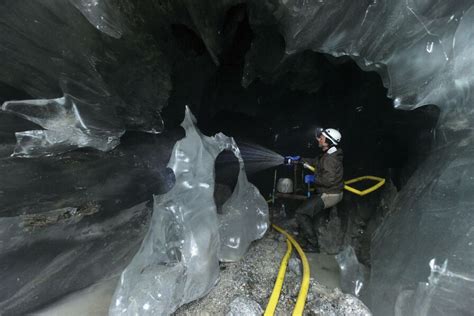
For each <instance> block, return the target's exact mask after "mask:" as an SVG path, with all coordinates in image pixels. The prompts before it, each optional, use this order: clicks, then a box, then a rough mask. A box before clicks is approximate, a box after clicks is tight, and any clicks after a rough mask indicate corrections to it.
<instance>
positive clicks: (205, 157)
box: [109, 108, 269, 315]
mask: <svg viewBox="0 0 474 316" xmlns="http://www.w3.org/2000/svg"><path fill="white" fill-rule="evenodd" d="M195 123H196V119H195V118H194V116H193V115H192V113H191V111H190V110H189V108H186V114H185V118H184V121H183V123H182V127H183V128H184V129H185V132H186V137H185V138H184V139H182V140H180V141H178V142H177V143H176V145H175V147H174V149H173V154H172V156H171V159H170V161H169V163H168V167H169V168H171V169H172V170H173V172H174V174H175V179H176V183H175V185H174V187H173V188H172V189H171V190H170V191H169V192H167V193H166V194H164V195H156V196H155V197H154V207H153V216H152V220H151V225H150V229H149V231H148V233H147V235H146V237H145V239H144V241H143V243H142V246H141V248H140V250H139V251H138V253H137V254H136V255H135V257H134V258H133V260H132V262H131V263H130V264H129V266H128V267H127V268H126V269H125V271H124V272H123V273H122V276H121V278H120V281H119V285H118V287H117V289H116V291H115V294H114V297H113V300H112V303H111V306H110V310H109V314H110V315H136V314H139V315H163V314H171V313H172V312H173V311H175V310H176V309H177V308H178V307H179V306H181V305H183V304H185V303H188V302H190V301H193V300H195V299H198V298H200V297H202V296H204V295H206V294H207V293H208V292H209V291H210V290H211V289H212V287H213V286H214V284H215V283H216V282H217V280H218V276H219V259H221V260H225V261H231V260H237V259H239V258H240V257H241V256H242V255H243V253H244V252H245V251H246V250H247V248H248V246H249V244H250V242H252V241H253V240H254V239H257V238H260V237H262V236H263V234H264V233H265V231H266V229H267V228H268V224H269V223H268V221H269V219H268V207H267V206H266V203H265V200H264V199H263V197H262V196H261V195H260V193H259V192H258V190H257V189H256V188H255V187H254V186H253V185H252V184H250V183H249V182H247V179H246V176H245V173H244V172H243V170H244V166H243V160H242V157H241V156H240V153H239V151H238V148H237V146H236V143H235V142H234V140H233V139H232V138H229V137H227V136H225V135H223V134H217V135H216V136H214V137H207V136H205V135H203V134H201V132H200V131H199V130H198V129H197V128H196V126H195ZM222 150H232V151H233V152H234V154H235V155H236V156H237V157H238V159H239V162H240V175H239V179H238V184H237V187H236V190H235V191H234V193H233V195H232V196H231V198H230V199H229V200H228V201H227V202H226V203H225V204H224V206H223V208H224V209H225V211H224V213H223V215H222V216H221V217H220V218H218V216H217V210H216V206H215V202H214V171H213V170H214V161H215V159H216V157H217V155H218V154H219V153H220V152H221V151H222ZM219 221H220V225H219Z"/></svg>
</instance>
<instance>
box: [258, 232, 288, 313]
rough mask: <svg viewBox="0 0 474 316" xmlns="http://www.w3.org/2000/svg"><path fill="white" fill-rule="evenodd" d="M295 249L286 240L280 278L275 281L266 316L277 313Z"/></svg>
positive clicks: (279, 272)
mask: <svg viewBox="0 0 474 316" xmlns="http://www.w3.org/2000/svg"><path fill="white" fill-rule="evenodd" d="M292 251H293V247H292V246H291V242H290V240H288V239H287V240H286V254H285V256H284V257H283V259H282V260H281V265H280V270H279V271H278V276H277V279H276V281H275V286H274V287H273V292H272V295H271V296H270V300H269V301H268V305H267V308H266V309H265V313H264V314H263V315H264V316H273V314H274V313H275V309H276V306H277V304H278V300H279V299H280V292H281V288H282V286H283V281H284V280H285V274H286V267H287V266H288V261H289V260H290V256H291V252H292Z"/></svg>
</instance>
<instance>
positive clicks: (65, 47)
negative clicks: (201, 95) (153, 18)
mask: <svg viewBox="0 0 474 316" xmlns="http://www.w3.org/2000/svg"><path fill="white" fill-rule="evenodd" d="M71 3H73V4H74V5H75V6H76V7H77V8H79V10H78V9H77V8H76V7H74V6H73V5H72V4H71ZM115 6H116V3H114V5H112V4H111V3H110V2H109V1H107V2H105V1H75V0H71V1H47V2H38V1H33V2H22V1H12V0H6V1H2V3H1V4H0V22H1V26H0V38H1V39H2V40H1V42H0V68H1V69H2V72H1V74H0V81H1V82H3V83H5V84H7V85H9V86H11V87H15V88H16V89H18V90H21V91H24V92H25V93H27V94H29V95H30V96H31V98H32V99H57V100H59V99H60V98H62V97H63V98H64V99H65V101H64V102H65V103H66V107H67V104H68V103H71V102H72V101H71V100H74V101H73V103H75V104H76V105H77V108H78V112H79V114H80V118H81V120H82V121H83V122H87V121H89V123H90V121H93V122H94V124H93V126H92V128H90V129H89V127H88V126H85V127H84V126H83V128H81V129H82V132H84V133H81V132H79V131H77V130H75V131H74V132H72V131H71V132H70V133H66V131H65V130H64V129H63V130H61V131H58V130H56V131H54V130H51V129H49V128H48V127H46V129H48V130H49V131H48V132H35V133H32V132H30V133H27V134H26V135H25V134H20V135H18V141H19V142H20V143H22V142H24V141H25V137H27V138H28V141H32V142H34V144H33V145H32V146H35V147H38V146H42V145H44V146H46V147H47V149H45V152H47V153H49V154H51V153H60V152H62V151H64V150H71V149H74V148H76V147H83V146H84V145H88V146H90V147H95V148H99V149H110V148H113V147H114V146H115V145H116V144H118V138H119V137H120V135H121V132H120V131H122V132H123V131H124V130H139V131H146V132H152V133H154V132H160V131H162V129H163V122H162V119H161V116H160V110H161V108H162V107H163V106H164V105H165V104H166V100H167V98H168V96H169V90H170V89H171V83H170V78H169V64H168V62H167V61H166V58H165V57H164V56H163V53H162V51H160V49H159V48H158V46H157V44H156V42H154V41H153V40H152V39H151V38H150V37H149V36H147V35H146V34H141V33H140V32H137V30H138V29H139V28H140V25H139V24H138V23H137V22H136V21H132V20H131V19H130V18H129V17H127V16H126V15H125V13H122V12H121V11H120V10H119V9H118V8H117V7H115ZM128 7H129V6H127V5H126V3H125V2H124V3H123V5H122V6H120V8H121V9H122V10H125V12H128V11H126V10H127V8H128ZM81 13H82V14H84V15H82V14H81ZM85 17H87V19H86V18H85ZM89 21H90V22H93V24H94V25H91V24H90V23H89ZM96 28H97V29H99V30H100V31H98V30H97V29H96ZM132 30H133V31H134V32H132ZM118 38H119V39H118ZM52 102H55V101H53V100H51V101H50V102H45V101H40V100H32V101H31V102H30V104H29V106H28V107H27V106H26V105H27V104H28V102H27V101H24V102H23V104H24V106H23V109H22V110H21V111H20V113H19V114H20V115H22V116H23V117H25V118H27V119H29V118H31V117H34V116H35V115H37V112H38V111H42V112H44V113H43V114H42V115H43V116H44V119H47V120H49V121H50V126H51V125H52V124H56V125H59V124H61V122H60V120H62V121H63V123H64V120H63V119H62V118H61V119H60V120H58V117H57V116H55V114H56V113H54V111H53V113H51V116H50V117H48V114H47V112H48V111H49V110H50V108H51V103H52ZM61 103H62V101H59V102H57V104H56V106H55V107H56V109H58V108H59V106H58V105H60V104H61ZM5 107H7V108H8V109H9V110H10V111H12V112H15V110H16V109H17V108H18V105H17V104H16V105H13V104H6V105H4V106H3V108H5ZM33 108H34V111H36V112H28V111H32V110H33ZM63 111H68V109H67V108H65V109H64V110H63ZM76 116H77V115H76ZM52 121H58V122H57V123H53V122H52ZM86 128H87V129H88V131H87V132H85V131H84V130H85V129H86ZM73 129H74V126H73ZM60 134H61V135H60ZM62 134H67V135H62ZM73 134H74V135H73ZM111 134H113V135H111ZM110 137H112V138H114V139H110ZM67 143H68V144H69V146H67V145H66V144H67ZM107 143H108V144H107ZM105 144H107V145H106V146H104V145H105ZM38 151H40V150H38ZM22 155H23V156H28V152H27V151H23V152H22Z"/></svg>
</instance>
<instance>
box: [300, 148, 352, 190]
mask: <svg viewBox="0 0 474 316" xmlns="http://www.w3.org/2000/svg"><path fill="white" fill-rule="evenodd" d="M342 159H343V153H342V149H340V148H337V150H336V151H335V152H333V153H331V154H330V153H328V152H327V151H326V152H325V153H324V154H322V155H321V156H319V157H318V158H315V159H303V160H304V161H306V162H308V163H309V164H310V165H313V166H315V167H316V180H315V185H316V192H317V193H329V194H331V193H332V194H334V193H341V192H342V190H343V189H344V180H343V176H344V173H343V169H344V168H343V166H342Z"/></svg>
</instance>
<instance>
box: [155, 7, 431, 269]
mask: <svg viewBox="0 0 474 316" xmlns="http://www.w3.org/2000/svg"><path fill="white" fill-rule="evenodd" d="M230 12H231V13H229V14H228V15H227V19H226V28H225V29H226V30H227V31H228V30H233V31H232V32H233V33H232V34H233V37H232V41H229V43H227V46H225V47H224V48H223V50H222V53H221V54H220V55H219V61H220V63H219V65H215V64H214V63H212V61H211V56H209V55H207V54H204V55H203V56H201V57H200V58H201V64H200V65H201V67H204V68H206V69H202V70H199V72H200V73H201V74H203V73H205V74H206V75H201V76H195V74H192V73H191V74H189V73H187V77H186V78H187V80H183V77H184V75H183V69H177V68H175V70H176V72H175V75H174V79H175V80H174V81H173V90H172V92H171V98H170V104H169V106H168V108H165V110H164V112H163V113H164V119H165V122H166V124H168V126H173V124H177V123H178V122H179V121H180V119H179V118H180V117H181V115H182V114H181V113H182V112H181V110H179V111H177V110H176V109H177V108H180V107H179V106H177V104H176V103H181V104H183V103H185V104H189V105H190V107H191V109H192V110H193V112H194V113H196V116H197V121H198V125H199V128H200V129H201V130H202V131H203V132H204V133H205V134H206V135H214V134H215V133H218V132H223V133H224V134H226V135H230V136H233V137H234V138H235V139H236V141H237V142H238V143H242V144H245V143H254V144H258V145H260V146H263V147H266V148H269V149H270V150H273V151H275V152H277V153H280V154H281V155H283V156H285V155H300V156H303V157H314V156H316V155H318V154H319V153H320V151H319V149H318V148H317V144H316V142H315V139H314V129H315V128H316V127H334V128H336V129H338V130H340V131H341V133H342V135H343V141H342V143H341V147H342V149H343V151H344V179H345V180H349V179H352V178H356V177H360V176H364V175H374V176H379V177H382V178H385V179H386V180H387V185H390V186H394V191H393V192H392V193H391V194H392V195H393V194H396V193H395V192H397V191H400V190H401V189H402V188H403V187H404V185H405V184H406V183H407V181H408V180H409V179H410V177H411V175H412V174H413V172H415V170H416V168H417V166H419V165H420V164H421V163H422V162H423V161H424V159H425V158H426V157H427V156H428V154H429V153H430V150H431V147H432V142H433V139H434V129H435V127H436V124H437V121H438V118H439V113H440V111H439V108H438V107H437V106H435V105H428V106H423V107H420V108H417V109H415V110H412V111H404V110H398V109H395V108H394V106H393V100H391V99H390V98H388V97H387V89H386V88H385V87H384V86H383V83H382V80H381V78H380V76H379V74H377V73H375V72H367V71H363V70H362V69H360V67H359V66H358V65H357V64H356V62H354V61H353V60H352V59H351V58H349V57H338V58H336V57H333V56H330V55H326V54H322V53H317V52H313V51H309V50H306V51H303V52H300V53H296V54H293V55H291V56H284V47H285V43H284V40H283V39H282V38H281V37H279V36H275V38H276V39H275V45H274V47H271V48H272V49H275V50H276V52H269V55H271V57H269V58H268V60H266V61H265V62H266V65H264V66H261V67H264V68H265V69H264V71H262V72H261V74H262V75H261V76H260V77H256V78H255V79H254V80H253V81H252V82H251V83H250V84H249V85H248V86H246V87H244V86H243V77H245V71H246V62H247V60H246V56H248V54H249V50H250V49H251V42H252V39H253V38H254V37H255V36H256V35H255V34H254V33H253V31H252V29H251V28H250V26H249V21H248V16H247V15H246V14H244V13H246V11H245V6H238V7H235V8H233V9H232V10H231V11H230ZM229 17H231V18H229ZM228 32H230V33H231V31H228ZM206 55H207V56H206ZM275 56H276V57H275ZM203 59H207V61H202V60H203ZM186 71H187V70H186ZM197 90H199V91H198V92H197ZM173 111H174V112H173ZM229 157H233V155H232V154H230V155H229V153H228V152H223V153H222V154H221V155H220V156H219V157H218V159H217V160H216V182H217V185H216V189H215V199H216V201H218V204H219V203H221V202H222V203H223V201H225V198H224V200H223V201H220V200H219V199H220V198H221V197H228V196H230V193H231V192H232V191H233V187H234V186H235V181H236V175H237V174H238V163H237V160H236V159H235V157H234V159H235V160H234V161H233V162H231V160H232V158H229ZM244 160H245V153H244ZM250 169H251V168H247V171H248V175H249V179H250V181H252V182H253V183H254V184H256V185H257V187H258V188H259V190H260V192H261V193H262V195H263V196H264V197H267V198H268V197H269V196H271V193H272V190H273V186H274V183H273V182H274V179H273V175H274V174H273V171H274V168H270V169H265V170H259V171H257V172H255V170H250ZM231 179H232V180H231ZM364 185H365V184H364ZM387 198H393V196H391V197H385V200H386V199H387ZM380 200H384V196H383V194H380V193H377V192H376V193H373V194H372V195H370V196H367V197H365V198H360V197H356V196H352V195H351V193H348V192H347V194H345V197H344V200H343V202H342V203H341V205H340V207H339V209H338V214H339V215H340V217H341V218H342V221H343V228H344V229H351V228H350V227H349V228H348V227H347V226H350V225H352V226H354V227H352V229H354V230H358V231H359V230H363V231H364V232H363V233H361V234H360V235H358V236H356V238H358V239H359V245H360V248H358V249H357V251H358V255H359V258H360V260H361V261H362V262H363V263H365V264H369V265H370V236H371V234H372V233H373V232H374V231H375V229H376V228H377V225H379V224H380V222H381V218H382V217H383V216H384V215H385V214H384V210H383V208H384V207H386V205H384V206H381V205H380ZM288 205H290V209H291V208H293V209H294V208H296V207H297V206H298V203H294V202H288V203H287V207H288ZM290 214H291V213H290ZM353 222H355V223H357V224H356V225H355V224H351V223H353ZM356 227H357V228H356Z"/></svg>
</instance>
